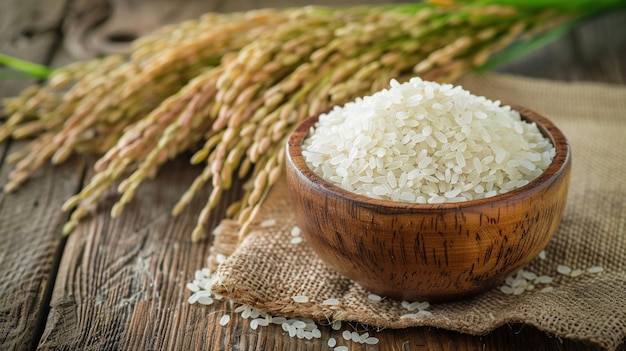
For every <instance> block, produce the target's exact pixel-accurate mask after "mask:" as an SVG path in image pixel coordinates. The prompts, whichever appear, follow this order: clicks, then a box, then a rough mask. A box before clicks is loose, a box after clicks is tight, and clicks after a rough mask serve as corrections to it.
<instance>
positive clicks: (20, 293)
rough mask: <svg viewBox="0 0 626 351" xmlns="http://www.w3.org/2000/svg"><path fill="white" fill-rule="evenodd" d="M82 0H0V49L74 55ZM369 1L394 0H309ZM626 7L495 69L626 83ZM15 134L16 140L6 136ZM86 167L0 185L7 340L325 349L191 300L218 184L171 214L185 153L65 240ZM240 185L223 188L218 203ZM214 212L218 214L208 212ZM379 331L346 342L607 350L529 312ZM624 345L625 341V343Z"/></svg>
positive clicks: (0, 176)
mask: <svg viewBox="0 0 626 351" xmlns="http://www.w3.org/2000/svg"><path fill="white" fill-rule="evenodd" d="M78 2H79V1H78V0H48V1H44V0H2V5H1V6H0V8H1V10H0V28H1V30H0V52H2V53H5V54H10V55H15V56H18V57H20V58H24V59H28V60H33V61H37V62H43V63H46V62H56V63H58V64H62V63H63V62H65V61H66V60H67V59H68V57H67V56H65V55H66V53H64V52H63V51H62V49H61V48H60V46H62V45H59V43H58V42H57V36H56V34H57V33H58V30H59V29H61V28H62V26H61V23H60V21H61V19H62V18H63V16H65V15H67V14H68V13H69V10H70V8H71V6H72V5H74V4H77V3H78ZM90 2H92V3H95V2H97V0H84V1H80V3H81V4H82V5H85V4H86V5H85V6H88V5H89V3H90ZM130 2H132V1H131V0H128V3H130ZM209 2H210V4H209V6H210V7H211V9H213V10H216V11H222V12H227V11H234V10H246V9H250V8H262V7H269V6H272V7H274V6H278V7H284V6H295V5H304V4H309V2H306V1H300V0H298V1H285V0H265V1H262V0H247V1H238V2H234V1H217V0H213V1H209ZM366 2H369V3H372V2H399V1H354V0H346V1H338V2H333V1H327V0H326V1H325V0H318V1H315V2H313V3H317V4H323V5H329V4H330V5H333V4H334V5H340V4H356V3H366ZM155 11H156V10H155ZM624 15H625V13H624V12H623V11H622V12H619V13H615V14H610V15H607V16H606V17H605V18H602V19H599V20H597V22H593V23H590V24H585V25H583V26H581V27H580V28H578V29H577V30H575V31H574V32H573V33H572V34H570V35H567V36H566V37H564V38H562V39H561V40H559V41H557V42H555V43H553V44H551V45H549V46H547V47H546V48H544V49H542V50H540V51H539V52H538V53H536V54H532V55H528V56H525V57H522V58H520V59H518V60H516V61H514V62H512V63H510V64H507V65H504V66H503V67H500V68H499V70H500V71H503V72H512V73H519V74H522V75H526V76H535V77H541V78H547V79H561V80H596V81H604V82H614V83H618V84H623V83H624V82H625V81H626V73H625V72H626V71H625V70H626V68H625V67H624V62H626V60H625V59H624V58H625V56H626V50H625V49H624V43H626V40H624V39H623V36H624V33H626V21H624ZM117 23H119V22H117ZM51 57H52V59H53V61H50V58H51ZM74 59H76V58H75V57H74ZM30 83H32V80H30V81H28V80H19V81H18V80H0V97H4V96H11V95H14V94H15V93H17V92H18V91H19V90H21V89H22V88H23V87H25V86H26V85H28V84H30ZM3 147H4V148H5V149H7V148H8V147H9V145H8V144H4V145H0V150H2V148H3ZM19 147H21V146H19V145H11V149H16V148H19ZM1 152H2V151H0V153H1ZM0 160H3V158H2V156H0ZM8 169H9V167H8V166H7V165H5V164H0V184H3V183H4V182H5V181H6V174H7V172H8ZM82 172H83V166H82V163H81V162H80V161H79V160H74V161H72V162H70V163H69V164H68V165H66V166H62V167H46V168H44V169H43V170H42V171H41V172H39V173H38V174H37V176H36V177H35V179H34V180H32V181H30V182H28V183H26V185H25V186H24V187H22V188H21V189H20V190H19V191H18V192H16V193H15V194H4V193H2V192H0V279H1V280H0V350H32V349H35V348H38V349H42V350H48V349H59V350H296V351H302V350H328V349H329V348H328V347H327V346H326V345H325V343H324V342H310V341H302V340H295V339H292V338H289V337H288V336H287V335H285V333H284V332H283V331H282V330H281V329H280V328H278V327H271V328H261V329H259V330H257V331H253V330H252V329H250V328H249V321H248V320H243V319H241V318H238V317H236V316H233V317H234V318H232V319H231V322H230V323H229V324H228V326H227V327H221V326H219V324H218V323H217V322H218V320H219V318H220V317H221V316H222V315H223V314H224V313H230V312H229V311H231V307H230V306H229V304H228V303H217V304H215V305H213V306H209V307H200V306H195V305H194V306H190V305H188V304H187V302H186V300H187V298H188V297H189V292H188V291H186V289H185V284H186V283H187V282H188V281H190V280H191V279H192V275H193V272H194V271H195V270H196V269H198V268H200V267H203V266H205V265H206V256H207V255H208V252H209V247H210V242H209V240H208V239H207V240H205V241H203V242H201V243H199V244H192V243H191V242H190V240H189V232H190V231H191V229H192V227H193V224H194V221H195V217H196V214H197V211H198V210H199V208H200V207H201V205H202V203H203V202H204V200H205V199H206V196H207V194H208V190H210V189H206V191H205V192H203V193H202V194H200V195H199V196H198V198H196V199H195V200H194V202H193V203H192V205H191V208H189V209H188V210H187V211H185V212H184V213H183V214H182V215H181V216H180V217H177V218H173V217H171V216H169V211H170V208H171V206H172V205H173V204H174V202H175V201H176V200H177V199H178V196H179V195H180V194H182V191H183V190H184V189H185V187H186V185H187V184H189V183H190V180H191V179H193V176H194V175H195V174H196V173H197V169H195V168H193V167H189V166H187V159H186V158H182V159H179V160H176V161H174V162H172V163H170V164H168V165H167V166H166V167H165V169H164V170H163V172H161V174H159V176H157V178H156V179H155V180H154V181H150V182H148V183H146V184H144V185H143V186H142V187H141V188H140V191H139V193H138V195H137V200H136V201H134V202H133V203H131V204H130V205H129V207H128V208H127V209H126V211H125V212H124V214H123V215H122V216H121V217H120V218H118V219H114V220H111V219H110V218H109V216H108V211H109V209H110V206H111V204H112V203H113V201H114V200H115V197H114V195H113V194H110V195H109V196H108V197H107V198H105V199H103V201H102V202H101V203H100V204H99V205H98V206H97V207H96V208H95V209H94V213H93V215H92V216H91V217H90V218H88V219H87V220H85V221H84V222H83V223H82V224H81V225H80V227H79V228H78V230H77V231H76V232H75V233H74V234H73V235H72V236H70V237H69V238H68V239H67V243H66V242H65V240H64V239H62V238H60V237H59V236H58V233H59V228H60V225H62V222H63V221H64V219H65V215H64V214H63V213H61V212H60V209H59V206H60V204H61V203H62V201H63V200H65V199H66V198H67V197H68V196H69V195H71V194H72V193H74V192H75V191H76V190H77V187H78V186H79V184H80V175H81V174H82ZM237 195H238V194H236V193H233V192H230V193H228V195H227V196H226V199H225V202H224V203H223V204H222V205H221V209H222V210H223V208H225V206H226V203H227V202H228V200H229V199H233V198H235V197H236V196H237ZM218 212H219V211H218ZM33 219H36V220H33ZM218 220H219V216H216V217H214V218H213V219H212V223H213V224H216V223H217V221H218ZM58 265H60V267H57V266H58ZM52 288H54V291H52ZM50 295H51V300H50V306H51V307H50V309H49V311H48V307H47V306H48V298H49V297H50ZM322 332H323V336H324V338H325V339H326V338H327V337H330V336H331V335H332V336H334V337H336V338H339V333H337V332H334V331H332V330H331V329H330V328H328V327H322ZM377 336H379V337H380V340H381V342H380V344H379V345H377V347H375V348H374V347H369V348H368V347H365V346H360V345H352V346H351V350H374V349H376V350H401V351H404V350H520V351H521V350H581V351H582V350H599V348H597V347H594V346H591V345H586V344H584V343H580V342H577V341H573V340H568V339H566V340H562V339H558V338H553V337H551V336H549V335H545V334H544V333H542V332H539V331H537V330H536V329H534V328H533V327H531V326H524V325H505V326H502V327H500V328H498V329H497V330H495V331H494V332H492V333H490V334H489V335H486V336H482V337H481V336H469V335H464V334H459V333H454V332H449V331H444V330H437V329H428V328H411V329H404V330H394V331H391V330H386V331H383V332H381V333H380V334H379V335H377ZM620 349H621V350H626V344H623V345H622V346H621V348H620Z"/></svg>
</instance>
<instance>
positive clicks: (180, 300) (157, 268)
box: [39, 159, 235, 350]
mask: <svg viewBox="0 0 626 351" xmlns="http://www.w3.org/2000/svg"><path fill="white" fill-rule="evenodd" d="M196 174H198V169H197V168H194V167H190V166H188V164H187V160H185V159H179V160H177V161H175V162H173V163H170V164H167V165H166V166H165V168H164V170H163V171H162V172H160V174H159V175H158V176H157V178H156V180H154V181H149V182H147V183H145V184H143V185H142V186H141V187H140V188H139V190H138V192H137V195H136V197H135V200H134V201H133V203H131V204H130V205H129V206H128V207H127V208H126V209H125V211H124V212H123V214H122V216H121V217H119V218H118V219H113V220H112V219H111V218H110V216H109V209H110V207H111V205H112V203H113V202H114V201H115V199H116V197H115V196H113V194H109V195H107V196H105V199H104V201H102V203H101V204H99V205H98V206H97V208H96V209H95V212H94V214H93V216H92V217H90V218H88V219H86V220H85V221H84V222H83V223H82V224H81V225H79V227H78V228H77V230H76V231H75V232H74V233H73V234H72V235H71V236H70V238H69V239H68V243H67V245H66V247H65V253H64V255H63V258H62V261H61V266H60V269H59V273H58V276H57V281H56V285H55V288H54V292H53V295H52V300H51V303H50V305H51V310H50V314H49V317H48V320H47V324H46V328H45V331H44V334H43V337H42V339H41V343H40V345H39V346H40V349H42V350H48V349H56V348H63V349H68V350H95V349H98V350H103V349H123V350H152V349H158V350H166V349H179V348H180V347H181V345H184V342H182V341H181V340H183V339H184V340H187V342H190V341H191V340H195V339H197V338H199V336H200V335H201V334H202V333H205V332H206V330H196V331H195V332H194V333H193V334H191V335H190V330H191V329H192V326H193V325H195V324H196V323H201V321H203V320H204V319H205V315H206V313H207V311H206V310H205V309H195V308H193V307H192V306H190V305H188V304H187V303H186V300H187V298H188V294H187V291H186V288H185V285H186V283H187V282H188V281H190V280H191V279H192V277H193V273H194V271H195V270H196V269H198V268H200V267H202V266H204V265H206V258H207V255H208V250H209V245H210V244H209V242H208V241H205V242H202V243H199V244H193V243H192V242H191V240H190V233H191V230H192V229H193V226H194V225H195V219H196V215H197V213H198V212H197V210H198V209H199V208H200V207H201V206H202V204H203V203H204V201H205V200H206V198H207V196H208V194H207V193H206V192H203V193H202V194H199V195H198V196H197V197H196V198H195V200H194V202H193V203H192V204H191V206H192V208H191V209H190V210H189V211H184V212H183V213H182V214H181V215H180V216H178V217H172V216H171V215H170V210H171V208H172V206H173V205H174V203H175V202H176V201H177V200H178V198H179V197H180V195H181V194H182V193H183V191H184V190H185V189H186V187H187V185H189V184H190V183H191V181H192V180H193V178H194V177H195V175H196ZM233 195H235V194H233ZM226 200H227V199H226ZM224 206H225V205H224ZM194 210H195V211H194ZM216 224H217V219H216V220H214V221H213V222H212V225H216ZM188 339H189V340H188ZM191 342H195V341H191Z"/></svg>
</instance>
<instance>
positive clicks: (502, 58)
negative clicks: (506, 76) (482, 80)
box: [476, 19, 580, 72]
mask: <svg viewBox="0 0 626 351" xmlns="http://www.w3.org/2000/svg"><path fill="white" fill-rule="evenodd" d="M579 21H580V19H576V20H572V21H569V22H567V23H565V24H563V25H561V26H558V27H556V28H554V29H552V30H550V31H548V32H546V33H543V34H541V35H538V36H535V37H534V38H532V39H530V40H527V41H519V42H517V43H515V44H513V45H511V46H509V47H508V48H506V49H505V50H503V51H501V52H499V53H496V54H495V55H493V56H492V57H491V58H489V60H488V61H487V62H485V63H484V64H483V65H482V66H480V67H478V68H477V69H476V70H477V71H479V72H484V71H488V70H490V69H492V68H494V67H496V66H499V65H501V64H503V63H505V62H508V61H511V60H513V59H514V58H517V57H520V56H522V55H524V54H527V53H529V52H532V51H534V50H537V49H539V48H540V47H542V46H545V45H547V44H549V43H551V42H553V41H555V40H556V39H558V38H560V37H562V36H563V35H565V34H567V33H568V32H569V31H570V30H571V29H572V28H573V27H575V26H576V25H577V24H578V23H579Z"/></svg>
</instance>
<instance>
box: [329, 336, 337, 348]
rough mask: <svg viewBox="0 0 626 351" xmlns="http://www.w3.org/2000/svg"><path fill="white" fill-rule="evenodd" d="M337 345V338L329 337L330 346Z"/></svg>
mask: <svg viewBox="0 0 626 351" xmlns="http://www.w3.org/2000/svg"><path fill="white" fill-rule="evenodd" d="M335 345H337V339H335V338H330V339H328V347H335Z"/></svg>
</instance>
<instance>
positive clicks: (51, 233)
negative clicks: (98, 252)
mask: <svg viewBox="0 0 626 351" xmlns="http://www.w3.org/2000/svg"><path fill="white" fill-rule="evenodd" d="M5 145H6V144H5ZM23 146H24V143H13V145H12V146H11V148H10V150H9V151H16V150H18V149H20V148H21V147H23ZM9 169H10V167H8V166H7V165H3V166H2V167H1V168H0V184H5V183H6V179H7V174H8V172H9ZM81 173H82V163H81V162H79V161H78V160H77V159H72V160H70V161H69V162H68V163H67V164H66V165H64V166H60V167H47V168H45V169H43V170H41V171H39V172H37V173H36V174H35V175H34V177H33V179H32V180H31V181H29V182H28V183H26V184H25V185H24V186H22V187H21V188H19V189H18V190H17V191H16V192H14V193H11V194H4V193H3V192H2V191H0V238H2V240H0V262H1V263H2V265H1V267H2V268H1V269H0V345H2V347H1V349H2V350H29V349H32V346H33V343H35V344H36V340H38V337H39V334H40V333H41V327H42V325H43V324H42V322H43V321H44V320H45V316H46V314H47V310H48V300H49V298H50V293H51V291H52V286H53V283H54V279H55V275H56V269H57V265H58V260H59V258H60V253H61V252H62V249H63V246H64V245H65V238H63V237H62V236H61V235H60V233H61V227H62V225H63V223H64V222H65V220H66V215H65V214H64V213H62V212H61V205H62V203H63V200H64V199H65V198H67V197H69V196H71V195H72V194H73V193H74V192H75V191H76V190H77V189H78V186H79V184H80V175H81Z"/></svg>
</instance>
